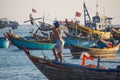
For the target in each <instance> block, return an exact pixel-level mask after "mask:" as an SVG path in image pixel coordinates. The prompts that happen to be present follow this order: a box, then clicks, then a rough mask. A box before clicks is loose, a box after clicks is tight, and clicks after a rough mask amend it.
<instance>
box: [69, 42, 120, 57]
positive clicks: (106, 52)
mask: <svg viewBox="0 0 120 80" xmlns="http://www.w3.org/2000/svg"><path fill="white" fill-rule="evenodd" d="M70 50H71V54H72V55H73V56H74V57H76V58H77V57H80V54H81V53H82V52H88V53H89V54H90V55H91V56H93V57H99V56H100V57H103V58H108V57H116V55H117V52H118V50H119V44H118V45H117V46H114V47H112V48H86V47H82V46H78V45H72V47H71V49H70Z"/></svg>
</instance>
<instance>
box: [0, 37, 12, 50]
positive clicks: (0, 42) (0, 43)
mask: <svg viewBox="0 0 120 80" xmlns="http://www.w3.org/2000/svg"><path fill="white" fill-rule="evenodd" d="M9 44H10V41H9V40H8V39H6V38H0V48H8V47H9Z"/></svg>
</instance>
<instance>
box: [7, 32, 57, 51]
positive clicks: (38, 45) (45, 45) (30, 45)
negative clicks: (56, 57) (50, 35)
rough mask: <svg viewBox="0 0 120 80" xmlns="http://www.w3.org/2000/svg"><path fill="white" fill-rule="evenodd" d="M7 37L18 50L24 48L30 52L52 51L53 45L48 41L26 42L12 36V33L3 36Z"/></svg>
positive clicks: (19, 37) (14, 35)
mask: <svg viewBox="0 0 120 80" xmlns="http://www.w3.org/2000/svg"><path fill="white" fill-rule="evenodd" d="M5 35H6V36H7V37H9V40H10V41H11V43H12V44H14V45H15V46H16V47H18V48H20V49H21V48H22V47H25V48H27V49H32V50H39V49H44V50H45V49H46V50H48V49H52V48H53V47H54V46H55V44H54V43H50V42H48V40H45V39H43V40H26V39H25V38H23V37H21V36H19V35H17V34H14V33H12V34H11V33H10V34H9V33H7V34H5Z"/></svg>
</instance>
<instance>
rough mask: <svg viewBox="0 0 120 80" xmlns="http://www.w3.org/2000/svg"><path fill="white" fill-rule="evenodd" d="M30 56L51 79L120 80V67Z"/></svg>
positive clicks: (27, 51)
mask: <svg viewBox="0 0 120 80" xmlns="http://www.w3.org/2000/svg"><path fill="white" fill-rule="evenodd" d="M24 51H25V53H26V55H27V56H28V58H29V59H30V60H31V61H32V62H33V64H34V65H35V66H36V67H37V68H38V69H39V70H40V71H41V72H42V73H43V74H44V75H45V76H46V77H47V78H48V79H49V80H120V69H118V68H100V67H99V66H98V67H97V66H95V67H90V66H82V65H79V64H72V63H65V62H58V61H54V60H50V59H46V58H41V57H37V56H34V55H31V54H30V52H29V50H26V49H24Z"/></svg>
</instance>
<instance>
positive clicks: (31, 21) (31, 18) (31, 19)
mask: <svg viewBox="0 0 120 80" xmlns="http://www.w3.org/2000/svg"><path fill="white" fill-rule="evenodd" d="M29 18H30V23H31V24H32V25H33V19H34V18H33V17H32V14H30V15H29Z"/></svg>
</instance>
